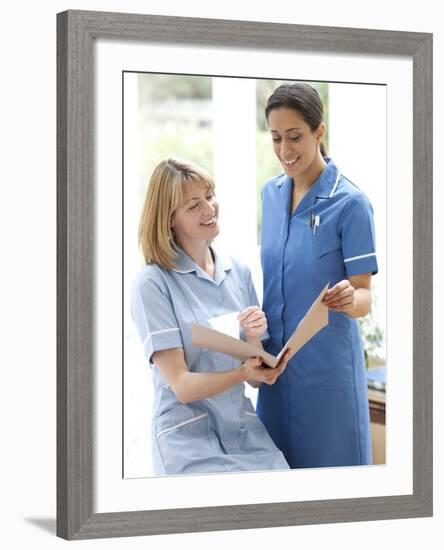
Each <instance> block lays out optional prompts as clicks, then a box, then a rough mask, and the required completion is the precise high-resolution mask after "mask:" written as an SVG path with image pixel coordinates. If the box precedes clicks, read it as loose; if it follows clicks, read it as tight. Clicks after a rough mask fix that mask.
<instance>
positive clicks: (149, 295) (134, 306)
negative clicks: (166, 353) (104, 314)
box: [131, 275, 183, 361]
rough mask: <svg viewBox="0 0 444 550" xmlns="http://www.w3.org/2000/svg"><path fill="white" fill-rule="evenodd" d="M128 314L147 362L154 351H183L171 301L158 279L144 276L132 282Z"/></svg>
mask: <svg viewBox="0 0 444 550" xmlns="http://www.w3.org/2000/svg"><path fill="white" fill-rule="evenodd" d="M131 314H132V318H133V321H134V324H135V326H136V329H137V332H138V334H139V338H140V340H141V342H142V344H143V349H144V351H145V355H146V357H147V359H148V360H149V361H151V356H152V354H153V353H154V352H155V351H161V350H165V349H173V348H182V347H183V343H182V337H181V334H180V329H179V324H178V322H177V319H176V316H175V314H174V309H173V305H172V302H171V297H170V295H169V292H168V289H167V287H166V284H165V283H164V282H163V281H162V280H161V279H160V278H159V280H156V278H155V277H154V276H152V275H147V276H139V277H138V278H137V279H136V280H135V281H134V283H133V286H132V291H131Z"/></svg>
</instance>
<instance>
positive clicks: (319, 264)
mask: <svg viewBox="0 0 444 550" xmlns="http://www.w3.org/2000/svg"><path fill="white" fill-rule="evenodd" d="M313 239H314V251H315V264H316V265H315V268H316V269H317V270H318V271H319V272H320V273H322V275H323V277H324V279H325V280H326V281H327V280H328V281H330V283H331V284H333V283H336V282H338V281H340V280H341V279H342V278H343V277H344V275H345V270H344V258H343V254H342V243H341V238H340V236H339V235H338V233H337V231H336V228H335V227H331V226H329V225H324V226H323V225H322V224H321V225H320V226H319V227H318V228H317V229H316V233H315V234H314V235H313Z"/></svg>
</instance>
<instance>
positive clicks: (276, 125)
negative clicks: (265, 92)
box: [268, 107, 325, 183]
mask: <svg viewBox="0 0 444 550" xmlns="http://www.w3.org/2000/svg"><path fill="white" fill-rule="evenodd" d="M268 125H269V127H270V132H271V137H272V140H273V150H274V152H275V154H276V156H277V157H278V159H279V160H280V162H281V164H282V166H283V168H284V170H285V172H286V173H287V175H288V176H290V177H291V178H293V180H297V179H306V180H307V181H308V182H309V183H312V181H311V180H312V179H313V177H315V176H314V175H315V174H317V173H318V172H319V168H320V167H321V166H322V165H323V160H322V155H321V153H320V149H319V145H320V143H321V142H322V136H323V134H324V129H325V125H324V123H321V124H320V125H319V127H318V128H317V129H315V130H314V131H312V129H311V128H310V126H309V125H308V124H307V122H306V121H305V120H304V118H303V117H302V116H301V115H300V113H299V112H298V111H296V110H295V109H290V108H287V107H280V108H278V109H273V110H271V111H270V113H269V115H268Z"/></svg>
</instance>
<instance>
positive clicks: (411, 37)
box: [57, 11, 433, 539]
mask: <svg viewBox="0 0 444 550" xmlns="http://www.w3.org/2000/svg"><path fill="white" fill-rule="evenodd" d="M97 38H113V39H122V40H128V39H133V40H142V41H145V42H151V43H170V44H181V43H183V44H200V45H214V46H229V45H232V46H236V47H248V48H266V49H269V50H275V51H279V50H281V49H287V50H295V51H313V52H323V51H330V52H331V51H333V52H349V53H360V54H361V53H362V54H365V53H368V54H380V55H383V56H384V55H386V56H389V55H399V56H404V57H405V58H409V59H412V61H413V120H412V124H413V127H414V132H413V227H414V231H413V235H411V238H412V242H413V288H414V296H413V324H414V327H413V328H414V330H413V494H411V495H396V496H386V497H371V498H368V497H367V498H351V499H337V500H325V501H322V500H320V501H309V502H283V503H270V504H251V505H233V506H217V507H208V508H185V509H168V510H151V511H134V512H116V513H93V501H94V494H93V487H94V479H93V441H94V432H93V395H94V392H93V384H94V371H93V366H94V349H95V343H94V341H93V322H94V311H93V305H94V299H95V296H94V286H93V281H94V269H95V267H94V266H95V246H96V245H95V242H94V238H93V235H94V225H95V220H94V212H95V210H94V201H95V190H94V183H93V182H94V145H93V144H94V135H93V131H94V130H93V120H94V113H93V105H94V101H93V93H94V92H93V67H94V55H93V44H94V40H95V39H97ZM432 141H433V131H432V35H431V34H427V33H413V32H398V31H383V30H368V29H353V28H334V27H316V26H301V25H287V24H275V23H257V22H246V21H225V20H213V19H198V18H182V17H164V16H157V15H139V14H126V13H102V12H89V11H65V12H63V13H59V14H58V15H57V252H58V259H57V297H58V303H57V534H58V535H59V536H60V537H63V538H65V539H88V538H96V537H117V536H133V535H150V534H162V533H185V532H198V531H215V530H227V529H251V528H262V527H278V526H288V525H302V524H315V523H332V522H349V521H363V520H378V519H389V518H410V517H421V516H431V515H432V513H433V503H432V501H433V498H432V497H433V490H432V479H433V473H432V458H433V453H432V451H433V448H432V444H433V440H432V335H433V331H432V322H433V314H432V296H433V290H432V282H433V278H432V275H433V263H432V262H433V258H432V206H433V197H432V176H433V174H432V164H433V163H432Z"/></svg>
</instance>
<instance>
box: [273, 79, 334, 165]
mask: <svg viewBox="0 0 444 550" xmlns="http://www.w3.org/2000/svg"><path fill="white" fill-rule="evenodd" d="M281 108H287V109H294V110H295V111H297V112H298V113H299V114H300V115H301V116H302V118H303V119H304V120H305V122H306V123H307V124H308V125H309V127H310V129H311V131H312V132H314V131H315V130H317V129H318V128H319V125H320V124H321V123H322V122H323V120H324V107H323V105H322V101H321V98H320V96H319V94H318V92H317V90H315V89H314V88H312V86H310V85H309V84H305V83H303V82H295V83H294V84H282V85H281V86H279V87H278V88H276V90H275V91H274V92H273V93H272V94H271V96H270V97H269V98H268V101H267V105H266V107H265V118H266V119H267V122H268V116H269V114H270V112H271V111H273V109H281ZM320 148H321V155H322V156H323V157H326V156H327V152H326V150H325V146H324V144H323V143H321V144H320Z"/></svg>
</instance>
